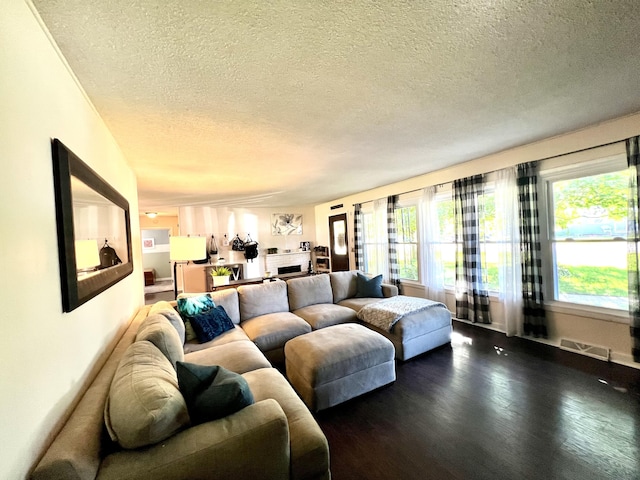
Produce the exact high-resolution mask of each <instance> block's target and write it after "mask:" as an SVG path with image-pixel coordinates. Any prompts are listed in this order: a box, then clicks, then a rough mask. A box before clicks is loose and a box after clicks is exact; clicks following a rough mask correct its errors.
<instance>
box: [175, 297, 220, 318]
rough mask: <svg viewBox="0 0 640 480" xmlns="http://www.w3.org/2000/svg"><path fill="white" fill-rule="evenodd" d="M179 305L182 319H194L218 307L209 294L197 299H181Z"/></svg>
mask: <svg viewBox="0 0 640 480" xmlns="http://www.w3.org/2000/svg"><path fill="white" fill-rule="evenodd" d="M177 303H178V312H179V313H180V315H181V316H182V318H190V317H193V316H194V315H197V314H199V313H201V312H204V311H206V310H209V309H211V308H214V307H215V306H216V304H215V303H213V299H212V298H211V295H209V294H208V293H206V294H204V295H199V296H197V297H183V298H179V299H178V301H177Z"/></svg>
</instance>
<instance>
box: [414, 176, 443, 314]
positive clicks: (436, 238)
mask: <svg viewBox="0 0 640 480" xmlns="http://www.w3.org/2000/svg"><path fill="white" fill-rule="evenodd" d="M420 227H421V228H420V230H421V231H420V238H421V239H422V245H423V248H422V252H421V255H420V260H421V265H420V268H421V270H422V278H423V283H424V286H425V293H426V296H427V298H428V299H430V300H434V301H436V302H442V303H444V301H445V294H444V265H443V262H442V245H441V244H440V223H439V219H438V208H437V204H436V187H435V186H432V187H427V188H425V189H424V190H423V191H422V198H421V199H420Z"/></svg>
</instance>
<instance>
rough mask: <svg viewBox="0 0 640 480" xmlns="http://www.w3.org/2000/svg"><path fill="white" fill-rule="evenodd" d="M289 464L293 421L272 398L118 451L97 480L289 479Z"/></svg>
mask: <svg viewBox="0 0 640 480" xmlns="http://www.w3.org/2000/svg"><path fill="white" fill-rule="evenodd" d="M289 465H290V447H289V425H288V422H287V417H286V416H285V414H284V412H283V411H282V408H281V407H280V405H279V404H278V402H276V401H275V400H273V399H266V400H262V401H260V402H257V403H254V404H253V405H250V406H248V407H246V408H244V409H242V410H240V411H239V412H236V413H234V414H232V415H229V416H227V417H225V418H221V419H219V420H215V421H212V422H207V423H203V424H201V425H196V426H195V427H191V428H188V429H187V430H183V431H182V432H180V433H177V434H176V435H174V436H172V437H171V438H169V439H167V440H165V441H164V442H161V443H159V444H156V445H153V446H151V447H147V448H141V449H137V450H123V451H119V452H116V453H113V454H111V455H109V456H107V457H106V458H105V459H104V461H103V462H102V464H101V465H100V470H99V472H98V477H97V480H116V479H117V480H125V479H138V480H139V479H154V480H160V479H162V480H169V479H184V478H189V479H207V478H216V479H218V478H220V479H239V478H251V479H254V480H256V479H260V478H265V479H266V478H269V479H271V478H273V479H284V478H287V479H288V478H289V472H290V466H289Z"/></svg>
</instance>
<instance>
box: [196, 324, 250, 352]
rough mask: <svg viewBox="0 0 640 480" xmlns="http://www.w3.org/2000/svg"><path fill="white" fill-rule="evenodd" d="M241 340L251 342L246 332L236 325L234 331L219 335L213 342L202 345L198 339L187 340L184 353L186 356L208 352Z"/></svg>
mask: <svg viewBox="0 0 640 480" xmlns="http://www.w3.org/2000/svg"><path fill="white" fill-rule="evenodd" d="M239 340H249V337H248V336H247V334H246V333H244V330H243V329H242V328H240V325H234V328H233V330H229V331H227V332H224V333H222V334H220V335H218V336H217V337H216V338H214V339H213V340H210V341H208V342H205V343H200V342H199V341H198V339H197V338H194V339H193V340H187V341H186V342H185V344H184V353H185V355H186V354H188V353H191V352H197V351H199V350H206V349H207V348H210V347H214V346H217V345H225V344H227V343H231V342H237V341H239Z"/></svg>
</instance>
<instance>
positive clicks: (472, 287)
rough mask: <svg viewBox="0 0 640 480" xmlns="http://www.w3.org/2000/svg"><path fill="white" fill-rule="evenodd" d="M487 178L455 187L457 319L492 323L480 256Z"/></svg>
mask: <svg viewBox="0 0 640 480" xmlns="http://www.w3.org/2000/svg"><path fill="white" fill-rule="evenodd" d="M483 182H484V177H483V176H482V175H475V176H473V177H468V178H463V179H460V180H456V181H455V182H454V183H453V195H454V204H455V209H454V212H455V222H456V230H455V231H456V317H457V318H461V319H466V320H471V321H472V322H481V323H491V315H490V314H489V292H488V291H487V290H486V289H485V287H484V281H483V272H482V259H481V252H480V213H481V212H480V211H479V205H480V204H479V202H478V199H479V196H480V195H482V186H483Z"/></svg>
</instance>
